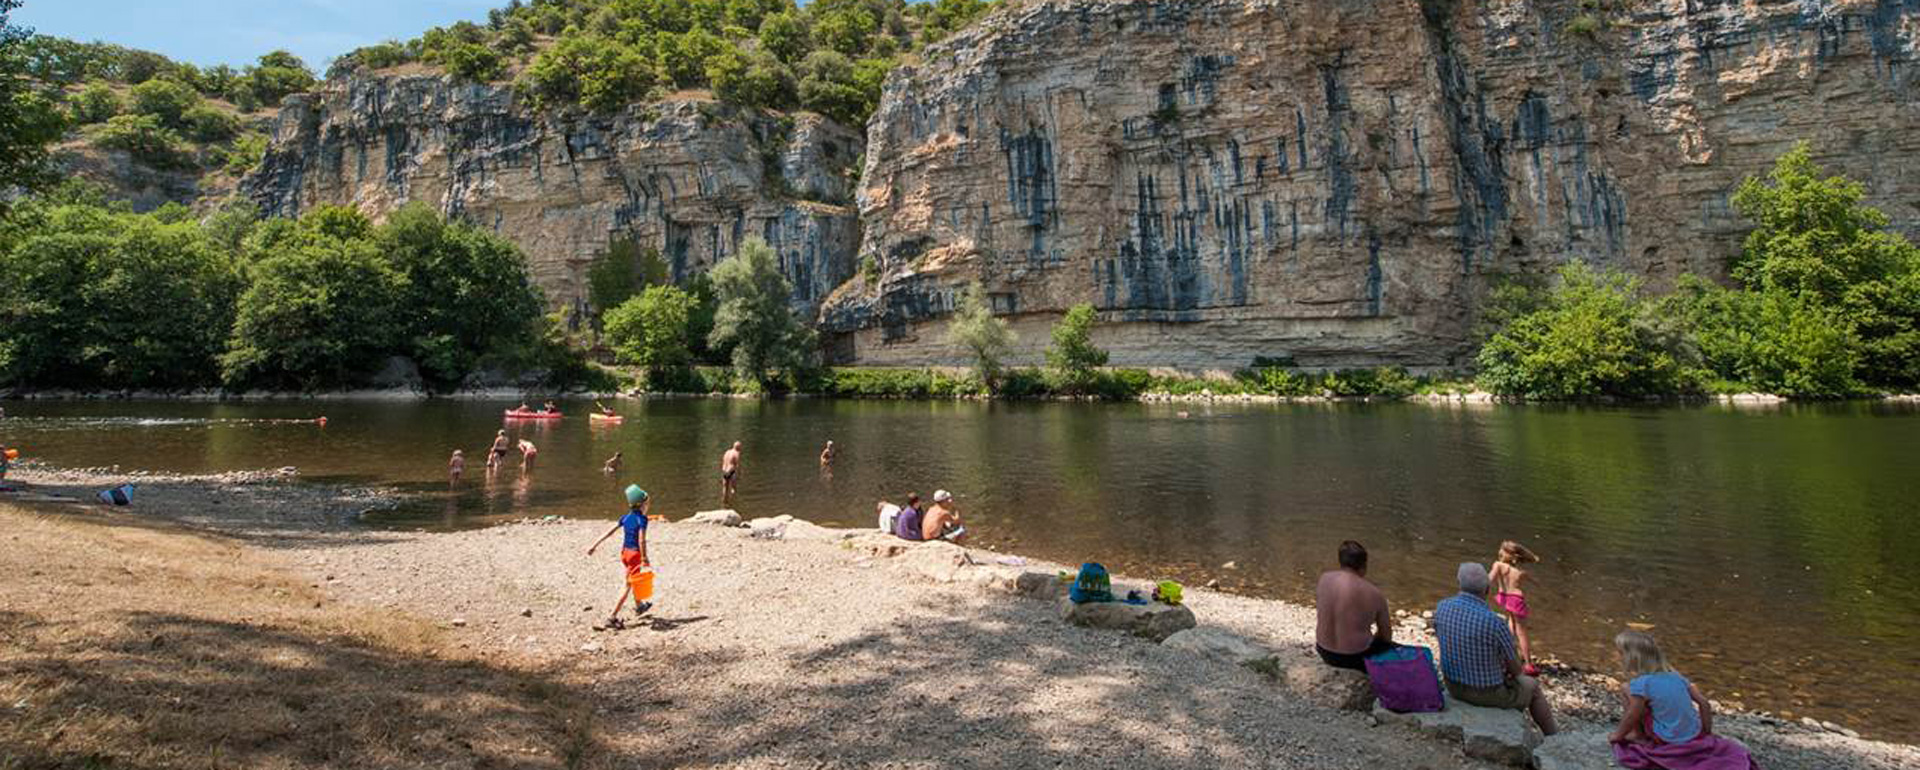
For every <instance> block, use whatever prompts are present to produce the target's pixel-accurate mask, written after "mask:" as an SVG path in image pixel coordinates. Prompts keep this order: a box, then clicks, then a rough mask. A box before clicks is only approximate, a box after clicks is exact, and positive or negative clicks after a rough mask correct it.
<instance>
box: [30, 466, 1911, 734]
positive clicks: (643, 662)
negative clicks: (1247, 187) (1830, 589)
mask: <svg viewBox="0 0 1920 770" xmlns="http://www.w3.org/2000/svg"><path fill="white" fill-rule="evenodd" d="M19 478H21V479H22V480H25V481H28V482H31V483H33V484H34V486H35V491H36V492H38V493H41V494H43V495H44V494H48V493H50V494H52V495H56V496H57V495H61V494H68V495H77V494H79V493H81V492H84V491H87V490H92V489H98V488H101V487H102V486H105V485H106V482H108V481H110V480H111V479H108V478H104V477H100V476H98V475H96V474H92V473H79V472H65V473H52V472H38V473H23V474H21V475H20V476H19ZM378 499H379V496H378V494H377V493H376V492H375V491H373V490H329V489H324V488H320V487H316V486H311V485H303V484H297V483H291V482H289V481H287V480H284V479H281V478H279V477H278V475H277V474H274V473H270V472H268V473H261V474H228V475H226V476H221V477H211V478H196V479H177V478H154V477H148V478H145V479H142V480H141V491H140V498H139V500H138V501H137V504H136V509H137V510H138V511H140V512H141V514H142V515H147V516H159V517H164V518H167V519H169V520H174V521H179V522H183V523H184V524H185V525H187V526H194V527H205V528H211V529H214V530H216V531H219V532H221V533H225V534H224V536H225V537H230V538H234V539H236V540H237V541H238V542H240V543H242V544H243V545H244V548H245V549H246V550H247V551H248V552H249V553H254V554H259V555H262V556H264V557H265V558H266V559H267V560H269V561H271V562H273V563H275V564H276V565H278V569H280V570H282V571H284V572H286V573H288V574H291V575H297V576H299V580H301V581H302V582H303V587H304V588H305V589H306V590H309V591H312V592H315V593H317V594H318V595H319V596H321V597H323V598H324V599H326V600H328V601H331V602H338V603H340V604H343V605H347V606H354V607H362V608H366V609H367V610H368V611H372V612H384V613H390V614H394V615H405V616H408V617H413V618H418V619H421V620H423V621H426V622H428V623H430V624H432V625H433V626H435V627H436V628H437V629H439V630H440V632H441V633H444V634H445V635H446V637H445V638H446V644H447V645H448V647H449V651H450V654H455V655H459V656H467V657H470V658H472V659H474V660H477V661H482V662H484V663H486V664H488V665H493V666H498V667H500V668H501V669H503V670H513V671H530V672H538V673H539V675H540V676H541V677H542V678H544V679H548V680H551V681H553V682H555V683H557V684H559V685H561V686H564V687H566V688H570V689H571V690H573V691H576V692H578V693H579V694H580V695H581V697H583V698H584V700H585V702H587V703H590V704H592V709H593V712H594V713H593V719H594V729H593V745H592V746H591V747H589V749H588V750H584V751H581V750H576V753H577V754H579V755H580V756H582V757H585V758H586V759H585V760H583V761H582V762H581V763H577V764H593V763H594V762H597V761H599V759H602V758H603V759H604V760H605V761H606V762H608V763H609V764H610V765H611V766H620V767H791V766H801V767H874V766H878V767H901V768H906V767H915V768H919V767H928V768H931V767H951V766H969V767H1017V768H1044V767H1063V766H1064V767H1129V768H1132V767H1191V766H1233V767H1272V768H1376V767H1378V768H1433V769H1436V770H1437V769H1438V768H1457V767H1480V766H1481V765H1478V764H1477V763H1473V762H1471V761H1469V760H1466V759H1464V758H1463V757H1462V756H1461V754H1460V751H1459V748H1458V746H1457V745H1453V744H1447V743H1442V742H1438V741H1433V740H1429V739H1425V738H1421V737H1418V736H1416V735H1414V734H1412V733H1410V732H1404V731H1402V730H1400V729H1398V728H1394V727H1387V726H1375V725H1374V724H1373V720H1371V719H1370V718H1369V717H1368V716H1366V715H1364V714H1353V713H1347V712H1339V711H1334V710H1329V709H1322V708H1318V707H1314V706H1311V705H1308V704H1305V703H1302V702H1300V701H1299V700H1297V699H1296V698H1294V697H1293V696H1292V695H1291V694H1290V693H1288V692H1287V691H1286V690H1285V689H1283V688H1281V687H1279V686H1277V685H1275V684H1274V683H1273V682H1271V681H1270V680H1269V679H1267V678H1265V677H1263V676H1261V675H1259V674H1256V673H1254V672H1253V671H1250V670H1248V669H1246V668H1243V667H1240V666H1237V665H1234V664H1231V663H1227V662H1223V661H1216V660H1210V659H1204V658H1194V657H1191V656H1188V655H1186V654H1183V653H1179V652H1176V651H1173V650H1169V649H1166V648H1162V647H1160V646H1159V645H1156V644H1153V643H1151V642H1148V641H1145V640H1140V639H1135V638H1132V637H1128V636H1123V635H1120V634H1117V633H1115V632H1108V631H1097V630H1087V629H1079V628H1073V627H1070V626H1066V625H1065V624H1063V623H1061V622H1060V621H1059V620H1058V619H1057V616H1056V615H1055V610H1054V608H1053V607H1052V606H1051V605H1049V604H1047V603H1044V602H1039V601H1034V600H1030V599H1022V598H1018V597H1014V596H1012V595H1009V594H1006V593H1001V592H998V591H991V590H987V589H982V588H976V587H970V586H963V585H958V584H936V583H932V582H928V581H926V580H925V579H923V578H921V577H919V576H917V575H916V574H914V573H913V572H912V571H910V570H908V569H905V568H903V566H902V565H901V564H900V561H901V560H898V559H880V558H874V557H871V556H867V555H864V554H862V553H861V552H859V551H857V550H854V549H850V548H848V547H846V545H845V544H844V543H840V542H837V541H832V540H795V539H789V540H773V541H769V540H760V539H750V538H748V537H747V536H746V535H745V531H744V530H740V529H729V528H722V527H717V526H712V525H704V524H693V523H687V522H676V523H664V524H657V525H655V527H654V529H653V532H652V537H653V541H652V542H653V554H652V555H653V558H654V562H655V564H656V565H657V572H658V587H657V595H656V597H655V601H656V604H657V606H656V608H655V609H654V611H653V613H652V614H651V617H652V621H651V623H649V624H646V625H637V626H634V627H630V628H629V629H628V630H624V631H617V632H616V631H596V630H594V628H593V626H594V625H595V623H596V622H597V621H599V620H601V619H603V618H604V617H605V615H606V613H607V611H608V609H609V608H610V606H611V605H612V603H613V600H614V599H615V598H616V596H617V595H618V592H619V590H620V586H621V580H620V576H621V573H620V568H619V565H618V562H617V560H616V554H617V548H618V544H617V543H611V542H610V544H611V545H612V546H613V547H612V548H604V547H603V549H602V550H601V551H600V552H599V553H598V554H597V555H595V556H591V557H589V556H588V555H587V554H586V548H587V546H588V545H590V544H592V542H593V541H594V540H595V539H596V538H598V537H599V536H600V535H601V533H603V532H604V531H605V530H606V527H607V526H608V525H609V524H610V523H609V522H600V521H568V520H555V521H548V522H527V523H520V524H513V525H506V526H500V527H494V528H489V529H484V530H476V531H469V532H459V533H450V534H448V533H435V534H428V533H401V532H384V531H369V530H364V529H359V528H356V527H354V526H353V525H352V519H353V517H354V516H355V515H356V514H357V513H358V512H359V511H361V510H364V509H366V508H368V507H372V506H374V505H376V504H377V502H378ZM96 510H97V509H96ZM656 513H666V514H667V515H668V516H670V517H672V518H676V519H677V518H682V517H685V516H686V515H688V514H690V513H692V511H691V510H676V509H674V508H672V507H667V508H665V509H664V510H656ZM977 558H978V560H980V561H982V562H986V563H994V562H996V561H997V560H999V559H1001V558H1002V556H1001V555H999V554H992V553H985V552H981V553H979V554H978V555H977ZM1028 568H1029V569H1037V570H1042V571H1045V570H1050V569H1052V565H1038V564H1035V565H1029V566H1028ZM1188 603H1189V604H1190V606H1191V607H1192V608H1193V610H1194V612H1195V613H1196V614H1197V615H1198V616H1199V619H1200V623H1201V624H1202V625H1203V626H1213V627H1218V628H1223V629H1226V630H1229V631H1232V632H1235V633H1237V634H1240V635H1242V636H1245V637H1247V638H1249V639H1252V640H1255V641H1257V642H1260V643H1262V644H1264V645H1266V646H1268V647H1271V648H1273V649H1275V650H1277V651H1279V653H1280V654H1281V655H1282V656H1283V657H1284V656H1302V657H1304V656H1306V655H1309V654H1310V652H1309V650H1310V644H1311V640H1312V627H1313V617H1312V611H1311V610H1310V609H1308V608H1305V607H1301V606H1298V605H1293V604H1288V603H1284V602H1276V601H1267V600H1259V599H1250V598H1245V597H1238V596H1232V595H1227V594H1221V593H1217V592H1212V591H1207V590H1204V589H1189V602H1188ZM629 618H631V615H629ZM1420 624H1421V622H1420V620H1419V618H1417V617H1409V618H1407V619H1406V624H1405V625H1404V627H1403V629H1402V631H1401V632H1400V635H1401V636H1404V637H1413V638H1414V639H1415V640H1419V639H1420V636H1421V635H1422V634H1423V633H1424V631H1423V630H1422V629H1420V627H1419V626H1420ZM1546 680H1547V684H1548V687H1549V688H1550V691H1551V692H1553V694H1554V696H1555V699H1556V700H1555V702H1556V706H1557V707H1558V709H1559V710H1560V711H1562V712H1563V713H1566V714H1568V715H1570V716H1571V717H1572V719H1571V720H1570V721H1573V722H1574V723H1575V726H1585V727H1588V728H1594V727H1598V726H1599V720H1605V719H1610V718H1612V717H1613V716H1614V714H1613V712H1612V711H1611V709H1612V706H1611V705H1610V703H1609V699H1610V696H1608V695H1607V694H1606V693H1605V692H1604V691H1602V690H1600V689H1598V688H1599V687H1600V686H1602V685H1604V683H1605V680H1604V678H1601V677H1596V676H1594V675H1588V674H1580V673H1578V672H1568V671H1560V672H1555V673H1550V674H1549V675H1548V676H1547V677H1546ZM1583 722H1584V724H1583ZM1721 732H1723V733H1725V734H1729V735H1733V736H1734V737H1737V738H1740V739H1742V740H1743V741H1745V742H1747V743H1748V744H1749V745H1750V746H1752V747H1753V748H1754V749H1755V753H1756V756H1757V757H1759V758H1760V759H1761V762H1762V764H1763V765H1764V766H1766V767H1769V768H1854V767H1857V768H1889V769H1891V768H1911V767H1920V750H1916V749H1915V748H1914V747H1911V746H1901V745H1894V744H1886V743H1878V742H1873V741H1864V740H1858V739H1853V738H1849V737H1846V736H1843V735H1839V734H1836V733H1832V732H1829V731H1826V730H1820V729H1807V728H1803V727H1801V726H1799V725H1794V724H1785V725H1782V724H1778V723H1768V722H1765V721H1762V720H1759V719H1753V718H1739V717H1735V718H1728V719H1724V720H1723V721H1722V730H1721Z"/></svg>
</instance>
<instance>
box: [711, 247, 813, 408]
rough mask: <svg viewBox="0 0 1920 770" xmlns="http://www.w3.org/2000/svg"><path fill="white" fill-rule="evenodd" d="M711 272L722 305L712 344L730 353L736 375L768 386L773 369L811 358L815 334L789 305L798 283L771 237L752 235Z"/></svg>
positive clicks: (791, 365)
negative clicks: (782, 264) (783, 268)
mask: <svg viewBox="0 0 1920 770" xmlns="http://www.w3.org/2000/svg"><path fill="white" fill-rule="evenodd" d="M709 275H710V276H711V278H712V280H713V291H714V297H715V299H717V300H718V302H719V305H718V308H717V309H716V310H715V312H714V318H713V332H712V334H711V335H710V336H709V337H708V344H709V345H711V346H712V347H713V348H714V349H716V350H726V351H729V360H730V361H731V362H732V364H733V369H734V372H735V376H736V377H738V378H740V379H742V380H747V381H751V382H755V383H759V384H761V385H765V384H767V383H768V382H770V381H771V379H770V377H769V370H776V369H778V370H787V369H794V368H798V367H801V366H805V365H806V364H807V363H808V362H809V359H810V358H811V357H812V352H813V347H814V340H813V332H812V330H810V329H808V328H807V327H806V326H804V325H802V324H801V323H800V319H798V318H796V317H794V314H793V309H792V308H791V307H790V306H789V305H788V301H789V298H790V297H791V296H792V295H793V286H792V285H791V284H789V283H788V282H787V277H786V276H785V275H784V274H782V273H781V272H780V265H779V262H778V260H776V259H775V257H774V253H773V249H772V248H770V247H768V246H767V243H766V241H763V240H760V239H759V238H748V239H747V240H746V241H744V242H743V243H741V245H740V249H739V251H737V252H735V253H734V254H733V256H731V257H728V258H726V259H724V260H721V262H720V263H719V264H717V265H714V267H713V270H712V271H711V272H710V273H709Z"/></svg>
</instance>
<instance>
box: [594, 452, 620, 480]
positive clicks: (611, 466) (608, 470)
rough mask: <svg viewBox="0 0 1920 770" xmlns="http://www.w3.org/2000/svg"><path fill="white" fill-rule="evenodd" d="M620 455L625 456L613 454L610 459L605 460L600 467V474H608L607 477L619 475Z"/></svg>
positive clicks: (618, 453) (617, 453)
mask: <svg viewBox="0 0 1920 770" xmlns="http://www.w3.org/2000/svg"><path fill="white" fill-rule="evenodd" d="M622 454H625V453H624V452H614V453H613V456H612V457H609V458H607V461H606V462H605V463H602V464H601V465H600V472H601V473H605V474H609V475H611V474H615V473H619V472H620V456H621V455H622Z"/></svg>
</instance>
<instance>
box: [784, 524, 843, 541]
mask: <svg viewBox="0 0 1920 770" xmlns="http://www.w3.org/2000/svg"><path fill="white" fill-rule="evenodd" d="M840 538H841V530H837V529H828V528H826V527H822V526H820V525H818V524H815V523H813V522H811V521H807V520H806V519H794V520H792V521H789V522H787V530H786V539H788V540H839V539H840Z"/></svg>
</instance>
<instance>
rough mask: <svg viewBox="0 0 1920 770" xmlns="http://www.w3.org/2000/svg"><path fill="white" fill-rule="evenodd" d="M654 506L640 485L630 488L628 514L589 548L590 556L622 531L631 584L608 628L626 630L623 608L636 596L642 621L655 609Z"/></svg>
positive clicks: (617, 602)
mask: <svg viewBox="0 0 1920 770" xmlns="http://www.w3.org/2000/svg"><path fill="white" fill-rule="evenodd" d="M651 507H653V501H652V500H649V499H648V498H647V491H646V490H644V489H641V488H640V485H639V484H630V485H628V486H627V512H626V513H625V514H624V515H622V516H621V517H620V520H619V521H617V522H614V524H613V528H612V529H609V530H607V534H604V535H601V536H600V539H599V540H595V541H593V545H591V546H588V547H587V555H588V556H592V555H593V552H594V551H595V550H596V549H598V548H599V547H600V544H601V543H604V542H607V538H610V537H613V533H615V532H620V533H622V535H621V540H620V565H621V566H623V567H625V568H626V570H627V573H626V574H627V584H626V585H625V586H623V587H622V588H621V589H620V598H619V599H616V600H614V602H613V614H612V615H610V616H608V617H607V627H608V628H625V627H626V623H625V622H623V621H621V620H620V608H621V607H623V606H625V605H626V603H627V597H628V596H632V597H633V616H634V617H636V618H638V617H640V616H642V615H645V614H647V610H650V609H653V602H650V601H647V600H648V599H651V598H653V576H652V571H653V562H652V561H651V560H649V559H648V558H647V510H648V509H649V508H651Z"/></svg>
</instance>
